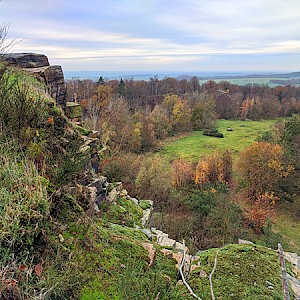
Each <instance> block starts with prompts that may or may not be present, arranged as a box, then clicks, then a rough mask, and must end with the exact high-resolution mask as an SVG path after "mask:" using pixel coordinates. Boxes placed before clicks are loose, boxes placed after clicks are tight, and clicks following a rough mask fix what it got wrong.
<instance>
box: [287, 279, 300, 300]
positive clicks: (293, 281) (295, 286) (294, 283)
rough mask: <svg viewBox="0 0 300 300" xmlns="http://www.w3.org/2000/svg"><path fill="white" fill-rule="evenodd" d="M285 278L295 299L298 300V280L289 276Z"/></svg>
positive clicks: (299, 291) (299, 293) (299, 287)
mask: <svg viewBox="0 0 300 300" xmlns="http://www.w3.org/2000/svg"><path fill="white" fill-rule="evenodd" d="M286 277H287V280H288V282H289V284H290V285H291V288H292V290H293V292H294V294H295V299H296V300H300V280H298V279H296V278H294V277H292V276H291V275H290V274H286Z"/></svg>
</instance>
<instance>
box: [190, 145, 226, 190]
mask: <svg viewBox="0 0 300 300" xmlns="http://www.w3.org/2000/svg"><path fill="white" fill-rule="evenodd" d="M231 180H232V155H231V152H230V150H226V151H225V152H224V153H223V154H222V155H221V154H220V153H218V152H214V153H213V154H211V155H209V156H207V157H206V158H204V159H201V160H200V161H199V163H198V165H197V167H196V174H195V183H196V184H199V185H200V186H201V187H204V186H205V185H206V184H208V183H210V184H217V183H218V182H222V183H230V182H231Z"/></svg>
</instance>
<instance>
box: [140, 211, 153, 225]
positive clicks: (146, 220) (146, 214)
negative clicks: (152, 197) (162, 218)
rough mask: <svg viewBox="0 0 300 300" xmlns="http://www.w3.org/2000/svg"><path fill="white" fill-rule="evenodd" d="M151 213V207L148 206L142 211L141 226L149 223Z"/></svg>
mask: <svg viewBox="0 0 300 300" xmlns="http://www.w3.org/2000/svg"><path fill="white" fill-rule="evenodd" d="M151 215H152V208H148V209H146V210H144V211H143V218H142V226H143V227H147V226H148V225H149V223H150V219H151Z"/></svg>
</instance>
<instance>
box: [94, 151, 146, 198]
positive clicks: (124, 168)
mask: <svg viewBox="0 0 300 300" xmlns="http://www.w3.org/2000/svg"><path fill="white" fill-rule="evenodd" d="M142 161H143V157H142V156H141V155H137V154H133V153H120V154H119V155H117V156H114V157H110V158H108V159H104V160H102V162H101V166H100V172H101V174H103V175H105V176H107V178H108V181H109V182H115V181H122V183H123V185H124V187H125V188H126V189H129V190H130V191H131V192H133V190H134V182H135V180H136V177H137V174H138V172H139V169H140V167H141V164H142Z"/></svg>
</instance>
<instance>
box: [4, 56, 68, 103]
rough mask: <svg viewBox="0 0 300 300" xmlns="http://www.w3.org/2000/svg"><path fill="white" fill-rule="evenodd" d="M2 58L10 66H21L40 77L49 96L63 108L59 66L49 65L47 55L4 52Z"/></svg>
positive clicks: (62, 89)
mask: <svg viewBox="0 0 300 300" xmlns="http://www.w3.org/2000/svg"><path fill="white" fill-rule="evenodd" d="M2 59H3V60H4V61H6V62H7V63H8V64H9V65H10V66H13V67H17V68H22V69H23V70H25V71H28V72H30V73H32V74H33V75H35V76H37V77H40V78H41V79H42V80H43V81H44V82H45V84H46V85H47V87H48V92H49V94H50V96H51V97H52V98H53V99H55V100H56V103H57V104H59V105H60V106H62V107H63V108H64V107H65V105H66V85H65V79H64V74H63V71H62V68H61V66H50V64H49V61H48V58H47V56H45V55H43V54H36V53H12V54H5V55H3V56H2Z"/></svg>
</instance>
